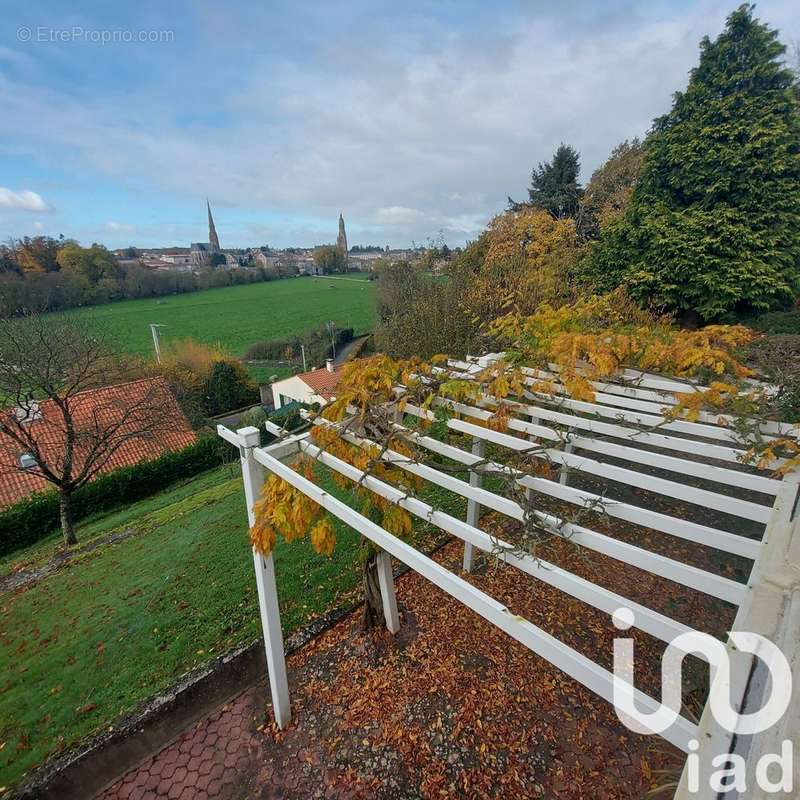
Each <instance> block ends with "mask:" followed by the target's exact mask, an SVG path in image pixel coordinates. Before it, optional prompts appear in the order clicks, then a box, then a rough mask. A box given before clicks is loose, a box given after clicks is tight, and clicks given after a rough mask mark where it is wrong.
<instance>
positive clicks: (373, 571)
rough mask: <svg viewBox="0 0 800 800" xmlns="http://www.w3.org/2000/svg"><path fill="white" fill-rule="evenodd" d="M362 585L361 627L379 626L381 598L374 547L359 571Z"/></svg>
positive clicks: (381, 620)
mask: <svg viewBox="0 0 800 800" xmlns="http://www.w3.org/2000/svg"><path fill="white" fill-rule="evenodd" d="M361 578H362V583H363V585H364V618H363V621H362V627H363V629H364V630H365V631H368V630H371V629H372V628H379V627H380V626H381V625H383V624H384V618H383V599H382V598H381V587H380V583H379V582H378V553H377V551H376V550H375V548H372V547H371V548H370V552H369V555H368V556H367V558H366V560H365V561H364V565H363V567H362V573H361Z"/></svg>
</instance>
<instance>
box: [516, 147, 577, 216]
mask: <svg viewBox="0 0 800 800" xmlns="http://www.w3.org/2000/svg"><path fill="white" fill-rule="evenodd" d="M580 171H581V162H580V154H579V153H578V151H577V150H575V148H573V147H570V146H569V145H568V144H564V143H563V142H562V143H561V144H560V145H559V146H558V150H556V152H555V155H554V156H553V160H552V161H550V162H546V163H542V162H539V166H538V167H534V169H533V172H532V173H531V188H530V189H528V198H529V202H528V203H527V205H529V206H533V207H534V208H541V209H543V210H545V211H547V212H549V213H550V214H551V215H552V216H553V218H554V219H562V218H563V217H574V216H575V215H576V213H577V211H578V203H579V201H580V199H581V195H582V194H583V190H582V189H581V187H580V184H579V183H578V175H579V174H580ZM508 202H509V207H510V208H512V209H515V208H519V207H520V206H521V205H522V204H520V203H515V202H514V201H513V200H512V199H511V198H510V197H509V198H508Z"/></svg>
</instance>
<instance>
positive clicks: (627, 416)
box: [526, 392, 741, 444]
mask: <svg viewBox="0 0 800 800" xmlns="http://www.w3.org/2000/svg"><path fill="white" fill-rule="evenodd" d="M527 394H531V395H533V397H535V398H536V399H538V400H540V401H542V400H543V399H546V398H547V397H548V396H547V395H545V394H543V393H541V392H530V393H526V396H527ZM549 402H551V403H553V404H554V405H556V406H557V407H558V408H568V409H570V410H572V411H578V412H580V413H582V414H595V415H597V416H599V417H605V418H606V419H613V420H615V421H617V422H620V423H622V424H627V425H635V426H641V427H644V428H656V427H657V428H658V429H659V430H661V431H674V432H675V433H682V434H686V435H687V436H697V437H701V438H704V439H717V440H719V441H722V442H730V443H732V444H741V442H740V441H739V439H738V437H737V434H736V432H735V431H732V430H730V429H729V428H723V427H719V426H715V425H705V424H703V423H700V422H686V421H685V420H668V419H667V418H666V417H664V416H662V415H660V414H646V413H644V412H638V411H628V410H626V409H616V408H607V407H605V406H599V405H596V404H595V403H587V402H585V401H583V400H573V399H571V398H569V397H559V398H557V399H556V398H553V399H552V400H550V401H549Z"/></svg>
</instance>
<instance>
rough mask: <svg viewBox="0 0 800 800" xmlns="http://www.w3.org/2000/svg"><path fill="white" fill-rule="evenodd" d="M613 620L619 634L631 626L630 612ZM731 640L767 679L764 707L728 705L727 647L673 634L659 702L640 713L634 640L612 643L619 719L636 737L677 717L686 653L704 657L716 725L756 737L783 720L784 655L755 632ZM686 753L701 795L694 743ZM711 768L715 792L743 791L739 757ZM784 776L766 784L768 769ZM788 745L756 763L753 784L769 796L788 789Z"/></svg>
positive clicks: (704, 637) (721, 758) (787, 691)
mask: <svg viewBox="0 0 800 800" xmlns="http://www.w3.org/2000/svg"><path fill="white" fill-rule="evenodd" d="M612 619H613V621H614V625H615V626H616V628H617V629H618V630H623V631H624V630H628V629H630V628H631V627H632V626H633V623H634V614H633V611H631V610H630V609H629V608H619V609H617V610H616V611H615V612H614V614H613V616H612ZM730 640H731V642H732V643H733V645H734V646H735V647H736V648H738V649H739V650H740V651H742V652H745V653H752V654H753V655H755V656H757V657H758V658H760V659H761V660H762V661H763V662H764V664H765V665H766V667H767V670H768V672H769V676H770V694H769V698H768V699H767V701H766V702H765V703H764V704H763V705H762V707H761V708H760V709H759V710H758V711H755V712H753V713H750V714H740V713H739V712H738V711H737V710H736V709H735V708H732V707H731V703H730V687H731V664H730V659H729V658H728V651H727V650H726V649H725V645H723V644H722V642H720V641H719V640H718V639H715V638H714V637H713V636H709V635H708V634H705V633H700V632H698V631H688V632H686V633H682V634H680V635H679V636H676V637H675V638H674V639H673V640H672V641H671V642H670V643H669V645H668V646H667V649H666V651H665V652H664V656H663V658H662V661H661V703H660V704H659V706H658V708H656V710H655V711H642V710H641V709H639V708H637V707H636V704H635V701H634V690H633V676H634V652H633V639H631V638H619V637H617V638H615V639H614V708H615V710H616V712H617V716H618V717H619V719H620V721H621V722H622V723H623V724H624V725H626V726H627V727H628V728H629V729H630V730H632V731H635V732H636V733H662V732H664V731H665V730H667V728H669V727H671V726H672V725H673V724H674V723H675V722H676V721H677V719H678V717H679V715H680V708H681V685H682V670H683V659H684V658H685V657H686V656H687V655H689V654H690V653H694V654H697V655H700V656H702V657H703V658H704V659H705V660H706V661H707V662H708V663H709V667H710V670H711V676H710V683H711V686H710V690H709V695H708V704H709V707H710V709H711V713H712V714H713V715H714V719H715V720H716V722H717V724H718V725H720V727H722V728H724V729H725V730H726V731H729V732H730V733H736V734H737V735H747V734H756V733H761V732H763V731H766V730H768V729H769V728H771V727H772V726H773V725H774V724H775V723H776V722H778V721H779V720H780V719H781V717H783V715H784V713H785V712H786V709H787V708H788V707H789V702H790V700H791V695H792V673H791V669H790V667H789V663H788V662H787V660H786V657H785V656H784V655H783V653H782V652H781V651H780V650H779V649H778V648H777V647H776V646H775V645H774V644H773V643H772V642H770V641H769V640H768V639H765V638H764V637H763V636H759V635H758V634H756V633H746V632H744V631H733V632H731V633H730ZM687 749H688V750H689V757H688V767H689V770H688V777H689V790H690V791H692V792H697V791H699V788H700V787H699V774H698V756H697V753H696V751H697V749H698V744H697V741H696V740H694V739H693V740H691V741H690V742H688V743H687ZM712 765H713V766H714V767H723V769H720V770H719V771H718V772H715V773H714V774H713V775H712V776H711V777H710V785H711V788H712V789H713V790H714V791H717V792H721V793H725V792H729V791H733V790H737V791H740V792H741V791H746V785H747V780H746V779H747V774H746V763H745V761H744V759H743V758H742V756H740V755H736V754H730V753H720V754H719V755H717V756H715V757H714V758H713V759H712ZM772 765H774V766H777V767H779V768H780V771H781V773H782V775H781V779H780V781H778V782H774V781H772V780H770V778H769V776H768V774H767V772H768V769H769V767H770V766H772ZM792 772H793V769H792V746H791V742H789V741H788V740H787V741H785V742H783V745H782V748H781V753H780V754H767V755H765V756H763V757H762V758H761V759H760V760H759V762H758V764H757V765H756V782H757V783H758V786H759V787H760V788H761V789H763V790H764V791H767V792H791V791H792Z"/></svg>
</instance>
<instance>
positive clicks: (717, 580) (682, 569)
mask: <svg viewBox="0 0 800 800" xmlns="http://www.w3.org/2000/svg"><path fill="white" fill-rule="evenodd" d="M315 421H316V422H319V424H327V425H331V426H332V427H337V426H336V425H335V424H334V423H328V422H326V421H324V420H320V419H319V418H317V419H316V420H315ZM342 438H343V439H345V441H348V442H351V443H353V444H357V445H364V444H370V443H369V442H367V441H366V440H364V439H361V438H360V437H358V436H355V435H353V434H350V433H343V434H342ZM381 457H382V459H383V460H384V461H387V462H388V463H392V464H395V465H396V466H398V467H400V468H401V469H404V470H406V471H407V472H410V473H411V474H412V475H417V476H419V477H420V478H422V479H423V480H426V481H429V482H430V483H433V484H435V485H437V486H441V487H442V488H443V489H447V490H448V491H451V492H454V493H455V494H458V495H461V497H465V498H467V499H473V500H476V501H477V502H478V503H480V504H481V505H482V506H486V507H487V508H491V509H493V510H494V511H498V512H500V513H501V514H505V515H506V516H507V517H511V518H512V519H516V520H519V521H520V522H523V521H524V520H525V512H524V510H523V508H522V507H521V506H520V505H519V504H518V503H516V502H514V501H513V500H511V499H509V498H507V497H501V496H500V495H497V494H495V493H494V492H490V491H488V490H486V489H482V488H479V487H474V486H470V485H469V484H468V483H467V482H466V481H462V480H460V479H458V478H455V477H453V476H452V475H447V474H445V473H443V472H440V471H439V470H437V469H434V468H433V467H429V466H426V465H425V464H418V463H415V462H413V461H412V460H410V459H409V458H408V457H407V456H404V455H401V454H400V453H396V452H394V451H392V450H384V451H382V454H381ZM533 513H534V516H535V517H536V518H537V520H539V521H540V522H541V524H542V525H543V526H545V527H546V528H548V529H549V530H551V531H552V532H553V533H554V534H556V535H561V536H566V537H567V538H569V539H570V541H572V542H574V543H575V544H580V545H582V546H584V547H587V548H590V549H592V550H595V551H596V552H598V553H603V554H605V555H608V556H610V557H611V558H615V559H618V560H622V561H624V562H626V563H628V564H633V565H634V566H637V567H639V568H641V569H644V570H646V571H648V572H652V573H653V574H655V575H661V576H662V577H664V578H667V579H668V580H671V581H674V582H676V583H681V584H683V585H684V586H689V587H691V588H693V589H697V590H698V591H701V592H704V593H705V594H710V595H713V596H714V597H718V598H720V599H721V600H725V601H726V602H729V603H738V602H739V601H740V600H741V596H742V593H743V591H744V586H742V585H741V584H739V583H736V582H735V581H731V580H729V579H728V578H723V577H721V576H719V575H714V574H712V573H710V572H706V571H704V570H700V569H697V568H696V567H692V566H689V565H688V564H682V563H681V562H679V561H675V560H674V559H670V558H666V557H664V556H660V555H657V554H655V553H651V552H649V551H648V550H643V549H641V548H639V547H636V546H634V545H629V544H625V543H623V542H618V541H617V540H616V539H612V538H610V537H608V536H605V535H604V534H601V533H597V531H593V530H590V529H589V528H585V527H583V526H576V525H572V524H569V523H564V521H563V520H561V519H559V518H558V517H556V516H554V515H552V514H545V513H543V512H541V511H534V512H533Z"/></svg>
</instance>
